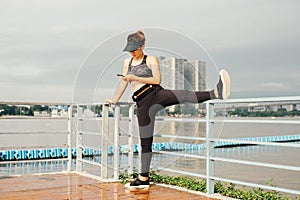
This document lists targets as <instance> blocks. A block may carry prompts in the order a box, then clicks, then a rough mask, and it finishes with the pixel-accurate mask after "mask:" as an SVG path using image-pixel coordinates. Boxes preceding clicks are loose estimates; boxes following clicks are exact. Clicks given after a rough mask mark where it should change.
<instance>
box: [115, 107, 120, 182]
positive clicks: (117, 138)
mask: <svg viewBox="0 0 300 200" xmlns="http://www.w3.org/2000/svg"><path fill="white" fill-rule="evenodd" d="M119 143H120V106H119V105H116V107H115V130H114V179H115V180H118V179H119V159H120V154H119Z"/></svg>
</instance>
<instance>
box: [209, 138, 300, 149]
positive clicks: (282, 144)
mask: <svg viewBox="0 0 300 200" xmlns="http://www.w3.org/2000/svg"><path fill="white" fill-rule="evenodd" d="M253 139H254V138H253ZM207 140H209V141H213V142H231V143H240V144H249V145H264V146H278V147H293V148H300V144H295V143H288V142H287V143H282V142H259V141H248V140H237V139H220V138H208V139H207ZM228 145H235V144H228ZM221 146H222V144H221Z"/></svg>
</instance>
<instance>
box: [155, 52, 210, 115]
mask: <svg viewBox="0 0 300 200" xmlns="http://www.w3.org/2000/svg"><path fill="white" fill-rule="evenodd" d="M159 63H160V70H161V78H162V82H161V85H162V86H163V87H164V88H166V89H171V90H183V89H185V90H192V91H205V90H206V89H207V84H206V62H204V61H199V60H195V61H188V60H187V59H182V58H174V57H173V58H164V57H160V58H159ZM195 108H196V109H198V108H199V106H198V105H196V106H195ZM170 110H174V106H173V107H171V108H170Z"/></svg>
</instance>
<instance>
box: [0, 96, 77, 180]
mask: <svg viewBox="0 0 300 200" xmlns="http://www.w3.org/2000/svg"><path fill="white" fill-rule="evenodd" d="M0 105H11V106H23V107H24V106H34V105H44V106H68V116H67V117H60V118H53V119H59V120H66V119H67V130H57V131H51V130H45V131H28V130H22V131H5V130H4V131H3V130H2V131H0V135H1V136H5V137H9V136H12V135H14V136H16V135H20V136H21V137H22V140H24V141H25V140H26V139H27V136H28V135H29V134H30V135H33V136H36V135H54V134H59V135H60V136H62V137H65V136H66V138H67V140H66V141H65V143H63V144H58V145H49V144H48V145H44V144H41V145H20V144H18V145H14V144H12V145H9V146H4V147H0V151H8V152H11V153H12V152H14V153H15V155H11V156H10V159H9V160H3V161H0V164H1V165H2V166H8V167H9V166H11V168H13V167H16V166H18V165H19V164H20V165H24V166H25V165H27V164H28V165H30V164H33V163H39V166H43V165H48V163H52V164H54V163H57V165H60V164H62V163H63V162H64V161H67V167H66V171H67V172H71V168H72V167H71V165H72V142H71V141H72V118H73V117H72V105H71V104H70V103H54V102H0ZM7 119H12V120H14V121H18V120H30V122H31V121H35V120H37V119H38V120H42V122H43V121H44V120H48V119H50V118H43V117H38V118H34V117H32V118H29V117H24V116H19V118H0V120H7ZM7 145H8V144H7ZM49 148H67V150H68V154H67V157H64V158H62V157H57V156H55V158H54V157H53V158H51V157H50V158H46V159H39V158H36V157H35V156H36V155H34V157H33V156H32V155H31V156H32V158H28V159H26V157H28V156H24V158H22V159H21V160H18V159H14V156H17V154H18V151H19V150H24V149H25V150H28V151H27V153H28V154H29V153H30V151H37V150H39V149H49ZM49 168H50V171H49V172H50V173H51V172H52V169H55V171H56V172H58V171H57V170H56V169H58V168H59V169H61V170H62V171H61V172H63V171H64V170H63V169H64V164H62V165H61V167H58V168H56V167H55V166H51V167H49ZM59 169H58V170H59ZM8 171H10V170H9V169H8ZM19 171H22V170H19ZM23 171H24V170H23ZM26 173H29V174H30V173H32V172H30V170H28V172H26ZM33 173H40V172H39V171H34V172H33ZM10 175H19V174H18V172H15V173H12V174H10Z"/></svg>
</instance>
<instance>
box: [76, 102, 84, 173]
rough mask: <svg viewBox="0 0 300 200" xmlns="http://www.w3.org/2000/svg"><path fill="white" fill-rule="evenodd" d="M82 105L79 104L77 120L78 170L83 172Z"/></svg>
mask: <svg viewBox="0 0 300 200" xmlns="http://www.w3.org/2000/svg"><path fill="white" fill-rule="evenodd" d="M82 123H83V119H82V107H80V105H77V120H76V154H77V155H76V171H78V172H82V162H81V160H82V133H81V129H82Z"/></svg>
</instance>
